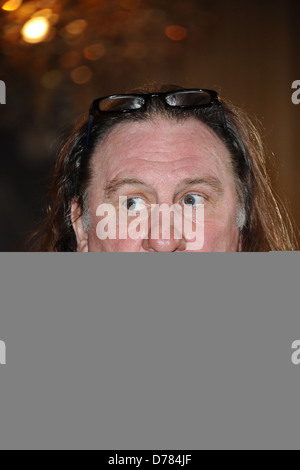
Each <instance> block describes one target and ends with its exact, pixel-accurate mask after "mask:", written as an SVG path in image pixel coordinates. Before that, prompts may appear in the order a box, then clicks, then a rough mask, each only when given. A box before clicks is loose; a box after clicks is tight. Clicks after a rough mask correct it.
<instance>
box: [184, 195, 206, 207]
mask: <svg viewBox="0 0 300 470" xmlns="http://www.w3.org/2000/svg"><path fill="white" fill-rule="evenodd" d="M203 203H204V197H203V196H199V194H187V195H186V196H184V198H183V204H185V205H186V206H198V205H200V204H203Z"/></svg>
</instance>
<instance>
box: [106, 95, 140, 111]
mask: <svg viewBox="0 0 300 470" xmlns="http://www.w3.org/2000/svg"><path fill="white" fill-rule="evenodd" d="M144 104H145V100H144V98H142V97H140V96H113V97H110V98H105V99H104V100H101V101H100V102H99V111H102V112H122V111H134V110H137V109H140V108H142V107H143V105H144Z"/></svg>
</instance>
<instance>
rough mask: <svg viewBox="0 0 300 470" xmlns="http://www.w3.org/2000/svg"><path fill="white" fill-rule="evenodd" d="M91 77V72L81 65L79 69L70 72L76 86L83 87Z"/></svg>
mask: <svg viewBox="0 0 300 470" xmlns="http://www.w3.org/2000/svg"><path fill="white" fill-rule="evenodd" d="M92 76H93V72H92V71H91V69H90V68H89V67H87V66H86V65H82V66H81V67H77V68H76V69H74V70H72V72H71V79H72V80H73V82H74V83H76V84H77V85H84V84H85V83H87V82H89V81H90V79H91V78H92Z"/></svg>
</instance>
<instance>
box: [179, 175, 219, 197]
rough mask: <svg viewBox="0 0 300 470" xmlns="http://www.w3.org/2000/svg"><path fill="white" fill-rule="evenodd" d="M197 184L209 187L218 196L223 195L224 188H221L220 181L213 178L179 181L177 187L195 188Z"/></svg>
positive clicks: (204, 177)
mask: <svg viewBox="0 0 300 470" xmlns="http://www.w3.org/2000/svg"><path fill="white" fill-rule="evenodd" d="M197 184H201V185H205V186H210V187H211V188H212V189H213V190H214V191H215V192H216V193H218V194H219V195H221V194H223V193H224V188H223V185H222V183H221V181H220V180H219V179H218V178H215V177H214V176H203V177H194V178H186V179H184V180H183V181H181V183H180V184H179V186H182V187H185V186H195V185H197Z"/></svg>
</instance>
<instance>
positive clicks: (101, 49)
mask: <svg viewBox="0 0 300 470" xmlns="http://www.w3.org/2000/svg"><path fill="white" fill-rule="evenodd" d="M105 52H106V48H105V46H104V45H103V44H102V43H101V42H100V43H97V44H91V45H90V46H87V47H86V48H85V49H84V51H83V53H84V56H85V57H86V59H88V60H99V59H101V58H102V57H104V55H105Z"/></svg>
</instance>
